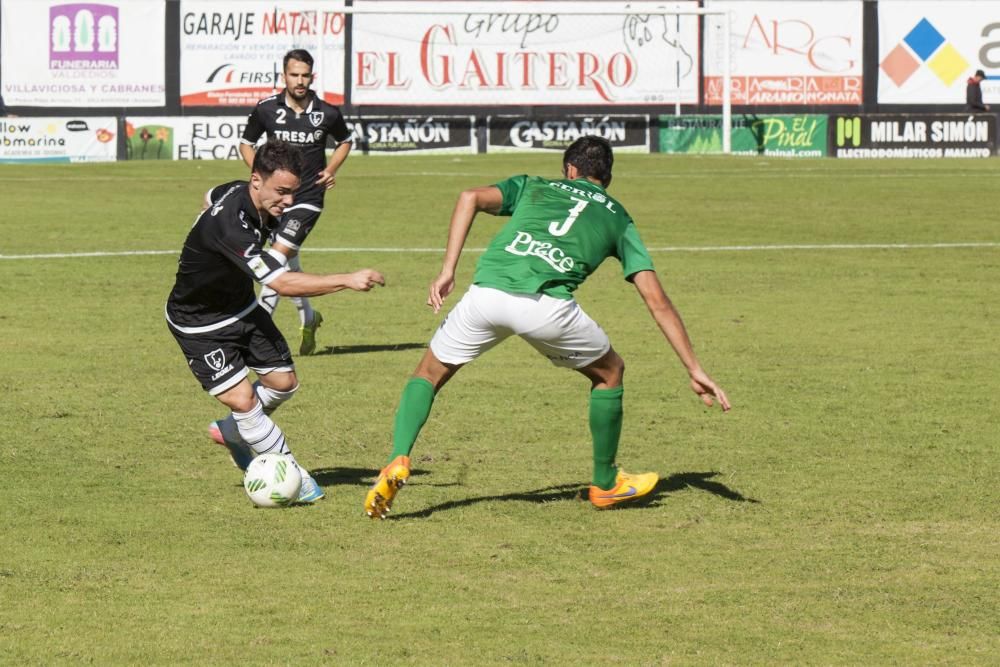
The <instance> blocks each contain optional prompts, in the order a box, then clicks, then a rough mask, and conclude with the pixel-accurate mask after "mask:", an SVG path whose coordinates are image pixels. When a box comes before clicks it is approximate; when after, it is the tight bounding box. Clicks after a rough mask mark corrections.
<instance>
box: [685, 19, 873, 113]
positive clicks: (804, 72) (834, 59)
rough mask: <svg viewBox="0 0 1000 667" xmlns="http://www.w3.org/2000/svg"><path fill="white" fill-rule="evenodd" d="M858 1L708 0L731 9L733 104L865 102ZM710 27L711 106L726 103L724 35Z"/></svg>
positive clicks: (707, 51) (708, 89)
mask: <svg viewBox="0 0 1000 667" xmlns="http://www.w3.org/2000/svg"><path fill="white" fill-rule="evenodd" d="M862 5H863V3H862V2H860V0H843V1H838V2H802V1H792V0H789V1H787V2H785V1H775V0H771V1H769V2H740V1H735V0H708V1H707V2H706V3H705V8H706V9H717V10H726V11H729V12H731V16H732V24H731V32H730V35H729V40H728V48H729V49H730V56H731V63H732V69H731V72H732V74H733V79H732V102H733V104H747V105H756V104H783V105H807V106H813V105H826V104H840V105H844V104H861V101H862V87H861V83H862V73H863V72H862V24H863V9H864V8H863V6H862ZM710 25H712V23H711V22H709V21H707V20H706V29H705V102H706V103H707V104H721V103H722V62H723V60H722V54H723V49H725V48H726V46H727V44H726V41H725V39H724V38H723V37H722V35H721V32H720V31H717V30H711V29H710V28H709V26H710Z"/></svg>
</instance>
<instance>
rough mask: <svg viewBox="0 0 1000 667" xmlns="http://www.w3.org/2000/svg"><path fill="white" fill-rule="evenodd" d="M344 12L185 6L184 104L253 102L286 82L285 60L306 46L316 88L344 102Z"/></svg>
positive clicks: (274, 5)
mask: <svg viewBox="0 0 1000 667" xmlns="http://www.w3.org/2000/svg"><path fill="white" fill-rule="evenodd" d="M345 30H346V20H345V17H344V15H343V14H341V13H337V12H334V11H327V10H324V9H323V3H316V2H306V1H305V0H299V2H274V1H273V0H272V1H270V2H267V1H258V0H240V1H238V2H236V1H232V0H219V1H218V2H196V1H195V2H193V1H191V0H186V1H185V2H182V3H181V105H182V106H250V105H253V104H256V103H257V102H258V101H259V100H260V99H261V98H263V97H267V96H268V95H271V94H273V93H275V92H277V90H279V89H281V88H283V87H284V85H285V84H284V82H283V81H282V78H281V74H282V60H283V58H284V56H285V53H287V52H288V51H290V50H291V49H305V50H307V51H309V53H310V55H312V57H313V59H314V60H315V63H314V64H313V72H314V73H315V74H316V80H315V81H314V82H313V90H315V91H317V93H319V94H320V95H322V97H323V99H325V100H326V101H327V102H329V103H331V104H340V103H342V102H343V101H344V35H345Z"/></svg>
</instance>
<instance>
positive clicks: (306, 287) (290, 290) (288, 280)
mask: <svg viewBox="0 0 1000 667" xmlns="http://www.w3.org/2000/svg"><path fill="white" fill-rule="evenodd" d="M376 285H385V277H383V276H382V274H381V273H379V272H378V271H376V270H375V269H361V270H360V271H355V272H354V273H329V274H324V275H320V274H316V273H300V272H298V271H286V272H285V273H282V274H281V275H279V276H278V277H277V278H275V279H274V280H272V281H271V282H269V283H268V287H270V288H271V289H273V290H274V291H275V292H277V293H278V294H280V295H281V296H322V295H324V294H332V293H333V292H339V291H340V290H344V289H352V290H354V291H356V292H367V291H368V290H370V289H371V288H373V287H375V286H376Z"/></svg>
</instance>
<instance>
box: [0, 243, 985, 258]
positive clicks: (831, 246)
mask: <svg viewBox="0 0 1000 667" xmlns="http://www.w3.org/2000/svg"><path fill="white" fill-rule="evenodd" d="M949 248H1000V242H991V241H985V242H973V243H826V244H821V243H803V244H782V245H726V246H663V247H651V248H647V249H648V250H649V251H650V252H758V251H774V250H933V249H949ZM485 250H486V248H466V249H465V252H471V253H481V252H485ZM303 251H304V252H306V253H331V252H339V253H345V252H351V253H366V252H370V253H404V254H405V253H443V252H444V248H303ZM179 254H180V250H123V251H118V252H110V251H109V252H103V251H98V252H49V253H37V254H30V255H2V254H0V260H14V259H80V258H86V257H135V256H141V255H174V256H176V255H179Z"/></svg>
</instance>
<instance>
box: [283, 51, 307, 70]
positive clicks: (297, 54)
mask: <svg viewBox="0 0 1000 667" xmlns="http://www.w3.org/2000/svg"><path fill="white" fill-rule="evenodd" d="M289 60H298V61H299V62H300V63H305V64H306V65H309V71H312V68H313V57H312V56H311V55H309V52H308V51H306V50H305V49H292V50H291V51H289V52H288V53H286V54H285V59H284V60H283V61H282V62H281V71H282V72H284V71H285V70H286V69H288V61H289Z"/></svg>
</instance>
